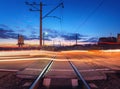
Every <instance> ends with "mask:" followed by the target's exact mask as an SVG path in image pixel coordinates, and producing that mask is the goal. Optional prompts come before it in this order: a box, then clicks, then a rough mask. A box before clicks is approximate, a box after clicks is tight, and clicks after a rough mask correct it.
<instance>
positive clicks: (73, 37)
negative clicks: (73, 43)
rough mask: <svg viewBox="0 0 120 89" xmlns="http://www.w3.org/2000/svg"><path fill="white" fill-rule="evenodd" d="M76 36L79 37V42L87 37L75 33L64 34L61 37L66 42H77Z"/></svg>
mask: <svg viewBox="0 0 120 89" xmlns="http://www.w3.org/2000/svg"><path fill="white" fill-rule="evenodd" d="M76 36H77V39H78V40H81V39H83V37H85V36H84V35H81V34H79V33H77V34H75V33H69V34H67V35H66V34H63V35H61V37H62V38H63V39H65V40H75V39H76Z"/></svg>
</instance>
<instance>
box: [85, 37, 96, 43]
mask: <svg viewBox="0 0 120 89" xmlns="http://www.w3.org/2000/svg"><path fill="white" fill-rule="evenodd" d="M85 42H98V38H96V37H92V38H89V39H87V40H86V41H85Z"/></svg>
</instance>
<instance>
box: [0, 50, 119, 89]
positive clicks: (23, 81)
mask: <svg viewBox="0 0 120 89" xmlns="http://www.w3.org/2000/svg"><path fill="white" fill-rule="evenodd" d="M119 55H120V51H119V50H72V51H59V52H54V51H43V50H28V51H1V52H0V89H28V86H30V84H31V83H32V82H33V81H34V79H35V78H36V77H37V76H38V75H39V74H40V72H41V71H42V69H43V68H44V67H45V65H46V64H47V63H48V62H49V61H50V60H52V59H53V60H54V62H53V65H52V67H51V69H50V70H49V72H48V73H47V74H46V77H52V78H53V77H60V78H63V77H66V78H67V77H68V78H76V75H75V73H74V71H73V70H72V68H71V66H70V65H69V63H68V60H70V61H72V63H73V64H74V65H75V66H76V67H77V69H78V70H79V72H80V73H81V74H82V76H83V77H84V79H85V80H86V81H87V82H88V83H89V84H90V85H91V86H92V87H93V89H94V88H98V89H119V88H120V86H119V81H120V76H118V75H119V73H120V72H119V71H120V56H119ZM54 57H55V58H54Z"/></svg>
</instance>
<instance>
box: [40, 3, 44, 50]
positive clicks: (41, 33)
mask: <svg viewBox="0 0 120 89" xmlns="http://www.w3.org/2000/svg"><path fill="white" fill-rule="evenodd" d="M43 40H44V39H43ZM40 48H42V2H40Z"/></svg>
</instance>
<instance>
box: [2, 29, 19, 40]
mask: <svg viewBox="0 0 120 89" xmlns="http://www.w3.org/2000/svg"><path fill="white" fill-rule="evenodd" d="M17 36H18V34H16V33H14V31H13V30H7V29H4V28H1V27H0V38H4V39H8V38H13V39H16V38H17Z"/></svg>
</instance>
